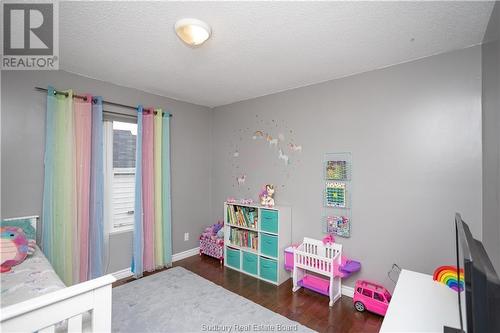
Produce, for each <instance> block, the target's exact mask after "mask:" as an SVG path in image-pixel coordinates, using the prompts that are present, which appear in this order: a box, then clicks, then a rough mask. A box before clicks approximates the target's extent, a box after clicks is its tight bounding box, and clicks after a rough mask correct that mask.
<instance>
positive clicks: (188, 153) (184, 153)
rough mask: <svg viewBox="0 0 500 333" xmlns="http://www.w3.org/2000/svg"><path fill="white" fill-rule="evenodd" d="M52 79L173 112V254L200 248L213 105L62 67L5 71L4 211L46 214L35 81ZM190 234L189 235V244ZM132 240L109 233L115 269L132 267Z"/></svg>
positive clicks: (41, 99) (41, 98) (41, 107)
mask: <svg viewBox="0 0 500 333" xmlns="http://www.w3.org/2000/svg"><path fill="white" fill-rule="evenodd" d="M49 84H52V85H54V86H55V87H56V88H58V89H68V88H72V89H74V90H75V91H76V92H78V93H85V92H89V93H93V94H96V95H97V94H98V95H102V96H103V97H104V98H105V99H106V100H110V101H115V102H118V103H123V104H128V105H136V104H139V103H140V104H143V105H146V106H149V105H151V106H160V107H163V108H165V109H167V110H169V111H170V112H171V113H172V114H173V115H174V117H173V118H172V122H171V147H172V149H171V154H172V155H171V158H172V233H173V252H174V253H178V252H182V251H185V250H188V249H192V248H194V247H196V246H197V236H198V235H199V234H200V232H201V231H202V230H203V227H204V226H205V225H206V224H209V223H210V222H211V221H210V220H209V219H208V218H207V212H208V211H209V209H210V206H209V201H208V199H207V198H208V197H209V195H210V188H209V178H210V168H209V165H210V163H209V161H210V158H211V157H210V153H209V150H210V128H209V127H210V126H209V124H210V118H211V115H212V111H211V110H210V109H209V108H206V107H202V106H197V105H193V104H189V103H184V102H179V101H175V100H172V99H169V98H165V97H161V96H157V95H152V94H148V93H145V92H142V91H138V90H135V89H129V88H125V87H120V86H116V85H113V84H110V83H105V82H101V81H97V80H92V79H89V78H86V77H82V76H79V75H75V74H71V73H67V72H64V71H4V72H2V90H1V91H2V104H1V106H2V115H1V116H2V123H1V130H2V134H1V140H2V142H1V149H2V155H1V156H2V161H1V172H2V173H1V182H2V205H1V207H2V211H1V213H2V217H15V216H25V215H33V214H37V215H41V209H42V191H43V153H44V141H45V104H46V97H45V95H44V93H40V92H37V91H35V90H34V89H33V87H34V86H42V87H45V86H47V85H49ZM105 108H106V109H108V110H112V108H111V107H108V106H106V107H105ZM115 111H116V110H115ZM121 111H124V110H121ZM129 112H130V111H129ZM193 203H195V205H194V206H193ZM193 207H194V208H193ZM185 232H189V233H190V240H189V241H187V242H185V241H184V233H185ZM131 244H132V234H131V232H128V233H124V234H116V235H112V236H111V239H110V255H111V258H110V266H109V271H110V272H112V271H117V270H120V269H124V268H127V267H128V266H130V258H131Z"/></svg>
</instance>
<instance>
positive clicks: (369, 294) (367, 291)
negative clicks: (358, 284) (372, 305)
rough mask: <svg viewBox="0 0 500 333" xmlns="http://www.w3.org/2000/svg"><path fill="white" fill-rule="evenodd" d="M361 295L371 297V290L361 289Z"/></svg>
mask: <svg viewBox="0 0 500 333" xmlns="http://www.w3.org/2000/svg"><path fill="white" fill-rule="evenodd" d="M363 295H365V296H368V297H372V291H371V290H369V289H363Z"/></svg>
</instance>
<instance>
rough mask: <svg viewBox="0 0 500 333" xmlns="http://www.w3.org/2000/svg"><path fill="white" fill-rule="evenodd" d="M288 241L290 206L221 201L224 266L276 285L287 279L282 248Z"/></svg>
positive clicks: (283, 248) (289, 237)
mask: <svg viewBox="0 0 500 333" xmlns="http://www.w3.org/2000/svg"><path fill="white" fill-rule="evenodd" d="M291 242H292V211H291V209H290V207H273V208H268V207H262V206H256V205H244V204H238V203H227V202H226V203H224V265H225V266H226V267H229V268H231V269H234V270H237V271H239V272H242V273H245V274H248V275H251V276H253V277H255V278H257V279H261V280H263V281H266V282H269V283H272V284H275V285H280V284H282V283H283V282H285V281H286V280H288V279H289V278H290V273H289V272H287V271H286V270H285V257H284V251H285V248H286V247H288V246H289V245H290V244H291Z"/></svg>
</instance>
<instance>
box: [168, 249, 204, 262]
mask: <svg viewBox="0 0 500 333" xmlns="http://www.w3.org/2000/svg"><path fill="white" fill-rule="evenodd" d="M198 254H200V247H199V246H198V247H195V248H193V249H190V250H186V251H183V252H179V253H176V254H174V255H173V256H172V262H176V261H179V260H182V259H185V258H188V257H192V256H195V255H198Z"/></svg>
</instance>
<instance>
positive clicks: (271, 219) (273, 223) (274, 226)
mask: <svg viewBox="0 0 500 333" xmlns="http://www.w3.org/2000/svg"><path fill="white" fill-rule="evenodd" d="M260 229H261V230H263V231H268V232H274V233H278V211H276V210H269V209H262V210H261V217H260Z"/></svg>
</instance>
